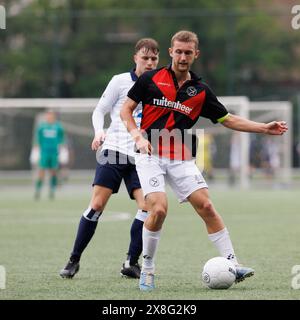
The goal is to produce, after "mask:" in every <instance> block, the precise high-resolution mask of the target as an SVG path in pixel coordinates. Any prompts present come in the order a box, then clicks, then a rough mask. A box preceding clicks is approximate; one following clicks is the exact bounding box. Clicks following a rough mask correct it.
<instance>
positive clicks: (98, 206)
mask: <svg viewBox="0 0 300 320" xmlns="http://www.w3.org/2000/svg"><path fill="white" fill-rule="evenodd" d="M104 206H105V203H104V201H103V200H102V199H101V198H95V199H93V201H92V202H91V207H92V208H93V209H94V210H96V211H101V212H102V211H103V210H104Z"/></svg>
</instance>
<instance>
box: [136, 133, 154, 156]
mask: <svg viewBox="0 0 300 320" xmlns="http://www.w3.org/2000/svg"><path fill="white" fill-rule="evenodd" d="M135 144H136V148H137V149H138V150H139V151H140V153H144V154H148V155H151V153H152V151H153V148H152V146H151V143H150V142H149V140H147V139H145V138H144V137H138V138H137V139H136V141H135Z"/></svg>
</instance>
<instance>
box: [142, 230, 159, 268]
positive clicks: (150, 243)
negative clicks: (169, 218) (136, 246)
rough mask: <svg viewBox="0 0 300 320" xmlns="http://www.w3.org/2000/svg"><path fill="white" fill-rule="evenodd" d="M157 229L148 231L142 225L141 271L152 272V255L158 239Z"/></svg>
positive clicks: (153, 266)
mask: <svg viewBox="0 0 300 320" xmlns="http://www.w3.org/2000/svg"><path fill="white" fill-rule="evenodd" d="M160 233H161V230H159V231H150V230H148V229H146V228H145V226H144V227H143V265H142V271H144V272H151V273H154V270H155V265H154V256H155V253H156V249H157V246H158V242H159V239H160Z"/></svg>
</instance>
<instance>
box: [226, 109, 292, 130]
mask: <svg viewBox="0 0 300 320" xmlns="http://www.w3.org/2000/svg"><path fill="white" fill-rule="evenodd" d="M222 124H223V125H224V126H225V127H227V128H230V129H233V130H237V131H243V132H254V133H265V134H269V135H282V134H284V133H285V132H286V131H287V130H288V126H287V124H286V122H285V121H272V122H269V123H262V122H255V121H251V120H248V119H245V118H242V117H239V116H237V115H233V114H229V115H228V116H227V117H226V119H225V120H224V121H223V122H222Z"/></svg>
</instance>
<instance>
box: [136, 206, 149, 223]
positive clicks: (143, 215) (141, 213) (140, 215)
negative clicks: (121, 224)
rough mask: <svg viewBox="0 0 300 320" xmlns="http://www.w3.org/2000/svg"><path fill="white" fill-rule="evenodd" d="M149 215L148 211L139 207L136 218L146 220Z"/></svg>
mask: <svg viewBox="0 0 300 320" xmlns="http://www.w3.org/2000/svg"><path fill="white" fill-rule="evenodd" d="M147 217H148V211H145V210H141V209H138V211H137V213H136V216H135V219H137V220H140V221H143V222H145V220H146V218H147Z"/></svg>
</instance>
